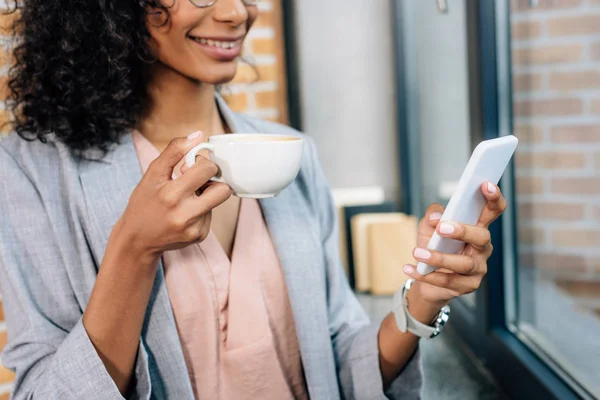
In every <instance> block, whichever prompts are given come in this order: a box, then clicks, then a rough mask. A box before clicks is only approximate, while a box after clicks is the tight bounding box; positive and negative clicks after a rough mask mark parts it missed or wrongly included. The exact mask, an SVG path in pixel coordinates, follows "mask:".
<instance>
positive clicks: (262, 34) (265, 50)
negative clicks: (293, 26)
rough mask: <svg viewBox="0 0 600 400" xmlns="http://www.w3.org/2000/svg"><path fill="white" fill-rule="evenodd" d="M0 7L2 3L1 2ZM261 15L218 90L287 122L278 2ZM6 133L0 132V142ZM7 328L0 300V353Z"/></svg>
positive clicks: (3, 25)
mask: <svg viewBox="0 0 600 400" xmlns="http://www.w3.org/2000/svg"><path fill="white" fill-rule="evenodd" d="M0 4H3V1H1V0H0ZM259 8H260V16H259V18H258V20H257V22H256V25H255V26H254V28H253V29H252V31H251V33H250V35H249V37H248V40H247V42H246V46H245V48H244V59H245V60H246V62H244V63H241V64H240V67H239V70H238V75H237V76H236V78H235V80H234V81H233V82H232V83H231V84H229V85H227V86H225V87H223V88H221V93H222V94H223V95H224V96H225V98H226V100H227V101H228V103H229V105H230V106H231V107H232V108H233V109H234V110H235V111H238V112H244V113H248V114H250V115H254V116H257V117H260V118H263V119H268V120H272V121H277V122H282V123H286V122H287V120H288V114H287V94H286V74H285V55H284V42H283V18H282V9H281V0H262V1H261V3H260V4H259ZM13 18H14V17H13V16H12V15H0V37H1V36H4V37H5V38H6V35H8V34H10V30H9V29H7V27H10V26H11V25H12V23H11V21H12V19H13ZM9 50H10V49H8V48H5V47H2V45H1V43H0V67H3V68H0V125H4V122H5V121H6V120H8V119H9V118H10V115H9V114H8V113H7V112H6V111H5V110H4V102H3V101H2V99H5V98H6V77H5V76H2V75H1V74H2V73H4V72H5V71H6V68H5V67H6V65H7V63H8V62H9V58H10V56H9V54H10V52H9ZM8 133H9V130H8V129H4V130H3V131H0V140H1V138H2V136H3V135H6V134H8ZM6 340H7V338H6V326H5V323H4V313H3V311H2V303H1V298H0V350H2V349H3V348H4V345H5V344H6ZM13 379H14V374H13V373H12V372H11V371H9V370H8V369H6V368H5V367H3V366H2V365H1V362H0V400H8V398H9V393H10V390H11V389H12V381H13Z"/></svg>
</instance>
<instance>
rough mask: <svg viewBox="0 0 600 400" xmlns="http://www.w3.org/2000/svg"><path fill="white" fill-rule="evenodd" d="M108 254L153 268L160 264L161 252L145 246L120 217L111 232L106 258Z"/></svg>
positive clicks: (129, 262)
mask: <svg viewBox="0 0 600 400" xmlns="http://www.w3.org/2000/svg"><path fill="white" fill-rule="evenodd" d="M106 256H110V257H111V258H114V259H118V260H122V261H128V264H129V265H136V266H139V267H141V268H143V269H147V270H151V269H155V268H156V266H157V265H158V260H159V259H160V256H161V252H158V251H153V250H151V249H149V248H147V247H146V246H144V245H143V244H142V242H141V240H139V238H138V237H137V235H136V234H135V233H133V232H130V231H129V230H128V229H126V227H125V226H124V224H123V221H122V219H119V220H118V221H117V223H116V224H115V226H114V227H113V230H112V232H111V234H110V238H109V240H108V246H107V249H106V254H105V258H106ZM153 267H154V268H153Z"/></svg>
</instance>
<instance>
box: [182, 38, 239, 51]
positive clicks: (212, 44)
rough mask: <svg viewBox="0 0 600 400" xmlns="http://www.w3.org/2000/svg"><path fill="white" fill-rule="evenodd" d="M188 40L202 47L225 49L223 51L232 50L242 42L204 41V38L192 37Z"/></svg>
mask: <svg viewBox="0 0 600 400" xmlns="http://www.w3.org/2000/svg"><path fill="white" fill-rule="evenodd" d="M189 38H190V39H192V40H193V41H195V42H198V43H200V44H202V45H204V46H208V47H215V48H218V49H225V50H229V49H233V48H235V47H237V46H238V45H240V44H241V42H242V39H238V40H213V39H206V38H197V37H193V36H190V37H189Z"/></svg>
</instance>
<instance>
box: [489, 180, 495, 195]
mask: <svg viewBox="0 0 600 400" xmlns="http://www.w3.org/2000/svg"><path fill="white" fill-rule="evenodd" d="M488 193H491V194H494V193H496V185H494V184H493V183H491V182H488Z"/></svg>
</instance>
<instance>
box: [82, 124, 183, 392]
mask: <svg viewBox="0 0 600 400" xmlns="http://www.w3.org/2000/svg"><path fill="white" fill-rule="evenodd" d="M80 179H81V185H82V188H83V193H84V197H85V202H86V205H87V211H88V214H89V218H90V221H91V223H92V227H93V229H94V231H93V232H92V233H90V235H89V236H90V238H89V239H90V244H91V247H92V252H93V253H94V257H95V259H96V262H97V263H98V265H100V264H101V262H102V258H103V257H104V252H105V249H106V246H107V243H108V239H109V236H110V233H111V231H112V228H113V226H114V225H115V223H116V222H117V220H118V219H119V218H120V216H121V215H122V213H123V212H124V211H125V208H126V206H127V203H128V201H129V197H130V196H131V193H132V192H133V190H134V189H135V187H136V186H137V184H138V183H139V181H140V179H141V170H140V165H139V162H138V158H137V154H136V152H135V148H134V146H133V141H132V137H131V135H130V134H128V135H127V136H125V137H124V138H123V139H122V142H121V144H120V145H118V146H116V147H115V148H114V149H113V150H112V151H111V152H109V153H108V154H107V155H106V156H105V157H104V158H103V159H101V160H98V161H90V160H84V161H82V163H81V167H80ZM142 341H143V343H144V344H145V348H146V350H147V352H148V358H149V361H150V365H149V367H150V374H151V380H152V392H153V397H158V398H167V397H168V398H192V397H193V392H192V388H191V384H190V382H189V378H188V374H187V369H186V366H185V359H184V357H183V351H182V350H181V344H180V342H179V336H178V334H177V329H176V327H175V320H174V317H173V311H172V309H171V304H170V301H169V296H168V293H167V288H166V285H165V283H164V271H163V267H162V262H161V264H160V266H159V270H158V272H157V274H156V279H155V282H154V287H153V290H152V294H151V298H150V302H149V304H148V308H147V310H146V319H145V322H144V327H143V331H142Z"/></svg>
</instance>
